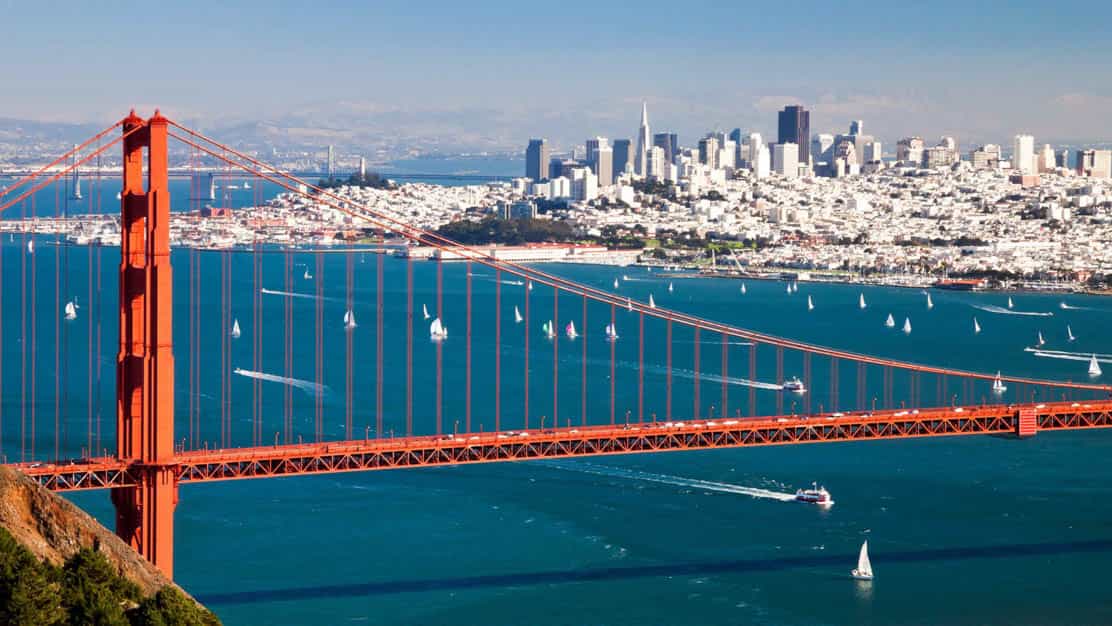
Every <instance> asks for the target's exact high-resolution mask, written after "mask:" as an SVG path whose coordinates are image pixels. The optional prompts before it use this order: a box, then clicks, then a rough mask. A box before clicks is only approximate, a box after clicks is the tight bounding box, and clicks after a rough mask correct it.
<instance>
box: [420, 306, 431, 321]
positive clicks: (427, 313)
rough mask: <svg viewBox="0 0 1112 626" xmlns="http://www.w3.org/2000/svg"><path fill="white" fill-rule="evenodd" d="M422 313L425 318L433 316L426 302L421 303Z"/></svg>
mask: <svg viewBox="0 0 1112 626" xmlns="http://www.w3.org/2000/svg"><path fill="white" fill-rule="evenodd" d="M421 314H422V315H424V316H425V319H429V318H430V317H432V316H431V315H429V308H428V307H427V306H425V305H424V304H422V305H421Z"/></svg>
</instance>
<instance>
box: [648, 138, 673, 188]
mask: <svg viewBox="0 0 1112 626" xmlns="http://www.w3.org/2000/svg"><path fill="white" fill-rule="evenodd" d="M669 165H670V164H669V163H668V162H667V161H665V160H664V148H661V147H660V146H653V147H652V148H650V149H649V154H648V160H647V164H646V170H645V176H650V177H652V178H655V179H656V180H664V179H666V178H667V177H668V169H667V168H668V166H669Z"/></svg>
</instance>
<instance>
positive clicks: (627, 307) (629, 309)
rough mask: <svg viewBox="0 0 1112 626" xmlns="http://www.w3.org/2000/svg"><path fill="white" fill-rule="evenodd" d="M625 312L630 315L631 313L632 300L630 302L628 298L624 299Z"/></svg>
mask: <svg viewBox="0 0 1112 626" xmlns="http://www.w3.org/2000/svg"><path fill="white" fill-rule="evenodd" d="M626 310H627V311H629V312H630V313H632V312H633V300H630V299H629V298H626Z"/></svg>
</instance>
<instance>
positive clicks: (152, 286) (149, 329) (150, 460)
mask: <svg viewBox="0 0 1112 626" xmlns="http://www.w3.org/2000/svg"><path fill="white" fill-rule="evenodd" d="M123 130H124V133H125V138H124V142H123V143H124V149H123V150H124V155H123V157H124V166H123V191H122V192H121V221H120V226H121V231H122V232H121V242H120V257H121V260H120V350H119V353H118V355H117V357H116V432H117V442H116V453H117V456H118V458H120V459H122V460H125V461H128V462H129V463H131V470H132V473H133V476H134V477H135V478H136V480H137V483H138V484H137V485H135V486H133V487H117V488H115V489H113V490H112V504H113V505H115V507H116V534H117V535H119V536H120V538H122V539H123V540H124V541H127V542H128V543H129V544H131V546H132V547H133V548H135V549H136V550H137V551H138V552H139V554H141V555H143V556H144V557H145V558H146V559H147V560H149V561H150V562H151V563H153V564H154V565H155V566H156V567H158V568H159V569H160V570H162V572H163V573H164V574H166V576H168V577H173V571H174V507H175V505H176V504H177V467H176V466H175V462H174V355H173V337H172V329H173V310H172V307H173V291H172V276H173V275H172V271H171V268H170V223H169V222H170V192H169V187H168V181H169V177H168V174H167V150H166V142H167V138H168V133H167V130H168V126H167V120H166V118H164V117H162V116H161V115H159V113H158V112H157V111H156V112H155V115H154V117H152V118H150V119H149V120H143V119H141V118H139V117H137V116H136V115H135V112H134V111H133V112H132V113H131V115H130V116H128V118H127V119H126V120H124V125H123ZM128 133H130V134H128ZM144 150H146V152H147V176H148V179H147V185H146V188H145V189H144V185H143V152H144Z"/></svg>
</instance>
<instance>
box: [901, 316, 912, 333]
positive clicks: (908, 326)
mask: <svg viewBox="0 0 1112 626" xmlns="http://www.w3.org/2000/svg"><path fill="white" fill-rule="evenodd" d="M903 331H904V334H905V335H910V334H911V318H910V317H905V318H904V327H903Z"/></svg>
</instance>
